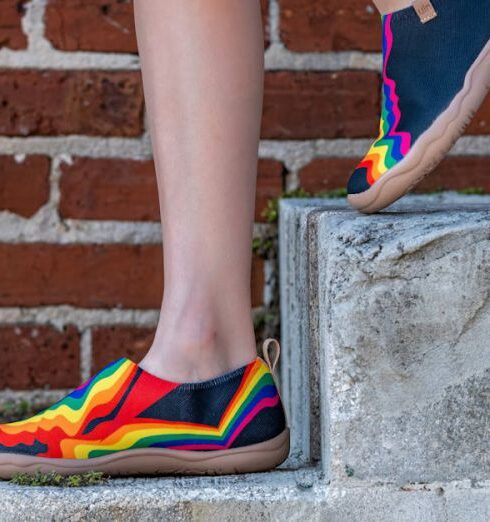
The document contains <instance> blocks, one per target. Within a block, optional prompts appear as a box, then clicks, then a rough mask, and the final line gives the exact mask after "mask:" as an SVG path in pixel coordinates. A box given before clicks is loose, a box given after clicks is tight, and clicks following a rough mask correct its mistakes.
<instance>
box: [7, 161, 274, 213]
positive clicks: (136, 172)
mask: <svg viewBox="0 0 490 522" xmlns="http://www.w3.org/2000/svg"><path fill="white" fill-rule="evenodd" d="M283 168H284V167H283V165H282V164H281V163H280V162H278V161H273V160H260V161H259V166H258V177H257V204H256V213H255V215H256V220H257V221H262V220H263V218H262V216H261V213H262V210H263V209H264V208H265V206H266V204H267V201H268V200H269V199H271V198H274V197H277V196H279V195H280V194H281V192H282V184H283V179H282V173H283ZM61 170H62V176H61V181H60V190H61V201H60V214H61V216H62V217H63V218H75V219H115V220H134V221H158V220H159V219H160V210H159V206H158V195H157V186H156V178H155V171H154V165H153V161H138V160H123V159H108V158H103V159H98V158H97V159H96V158H81V157H79V158H75V159H74V160H73V162H72V164H67V163H65V164H63V165H62V167H61ZM16 186H18V185H16ZM19 188H20V186H19Z"/></svg>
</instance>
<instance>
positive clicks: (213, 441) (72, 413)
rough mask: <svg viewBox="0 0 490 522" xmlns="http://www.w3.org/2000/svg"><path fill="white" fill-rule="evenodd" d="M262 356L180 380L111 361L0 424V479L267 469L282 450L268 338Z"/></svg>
mask: <svg viewBox="0 0 490 522" xmlns="http://www.w3.org/2000/svg"><path fill="white" fill-rule="evenodd" d="M271 345H273V346H274V347H275V350H274V351H275V354H276V355H275V357H274V362H273V364H271V362H270V357H269V355H268V353H269V347H270V346H271ZM266 354H267V355H266ZM264 357H265V360H266V361H267V363H266V362H265V361H264V360H263V359H261V358H260V357H257V358H256V359H255V360H254V361H253V362H251V363H250V364H248V365H247V366H244V367H242V368H239V369H237V370H234V371H232V372H230V373H227V374H225V375H222V376H220V377H218V378H216V379H212V380H209V381H204V382H198V383H185V384H179V383H174V382H169V381H166V380H163V379H160V378H158V377H155V376H154V375H151V374H150V373H148V372H146V371H145V370H143V369H142V368H140V367H139V366H138V365H137V364H135V363H133V362H131V361H130V360H128V359H119V360H117V361H115V362H114V363H112V364H110V365H109V366H107V367H106V368H105V369H103V370H102V371H101V372H100V373H98V374H97V375H95V376H94V377H93V378H92V379H90V380H89V381H87V382H86V383H85V384H83V385H82V386H80V387H79V388H78V389H76V390H75V391H74V392H72V393H70V394H69V395H68V396H67V397H65V398H64V399H62V400H61V401H59V402H58V403H56V404H54V405H53V406H51V407H50V408H48V409H46V410H45V411H43V412H41V413H39V414H38V415H35V416H34V417H32V418H30V419H27V420H23V421H19V422H13V423H10V424H4V425H1V426H0V478H3V479H9V478H11V477H12V476H13V475H14V474H16V473H36V472H37V471H41V472H49V471H55V472H57V473H60V474H63V475H69V474H74V473H82V472H86V471H100V472H104V473H107V474H110V475H141V474H143V475H167V474H171V475H174V474H211V475H215V474H228V473H248V472H254V471H266V470H270V469H272V468H275V467H276V466H278V465H279V464H281V463H282V462H283V461H284V460H285V459H286V458H287V456H288V453H289V429H288V427H287V423H286V418H285V414H284V409H283V406H282V403H281V399H280V397H279V393H278V389H277V387H276V384H275V381H274V378H273V375H272V372H273V371H274V367H275V365H276V363H277V359H278V357H279V343H278V342H277V341H276V340H274V339H268V340H266V341H265V342H264Z"/></svg>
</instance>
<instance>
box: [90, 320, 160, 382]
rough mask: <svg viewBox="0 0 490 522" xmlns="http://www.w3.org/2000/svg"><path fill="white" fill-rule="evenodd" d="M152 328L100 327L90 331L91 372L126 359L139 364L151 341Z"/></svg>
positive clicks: (153, 332)
mask: <svg viewBox="0 0 490 522" xmlns="http://www.w3.org/2000/svg"><path fill="white" fill-rule="evenodd" d="M154 334H155V329H154V328H142V327H137V326H101V327H97V328H94V329H93V330H92V356H93V359H92V371H93V372H98V371H99V370H101V369H102V368H103V367H104V366H106V365H107V364H109V363H110V362H111V361H114V360H115V359H117V358H119V357H127V358H128V359H131V360H132V361H134V362H139V361H140V360H141V359H142V358H143V357H144V356H145V354H146V352H147V351H148V349H149V348H150V346H151V343H152V341H153V336H154Z"/></svg>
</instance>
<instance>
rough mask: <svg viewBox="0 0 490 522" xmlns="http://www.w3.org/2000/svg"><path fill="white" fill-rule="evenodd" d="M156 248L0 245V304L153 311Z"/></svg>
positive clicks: (158, 285)
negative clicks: (126, 308) (145, 309)
mask: <svg viewBox="0 0 490 522" xmlns="http://www.w3.org/2000/svg"><path fill="white" fill-rule="evenodd" d="M161 295H162V258H161V246H160V245H135V246H132V245H118V244H116V245H51V244H40V243H38V244H14V245H10V244H0V305H4V306H9V305H18V306H39V305H60V304H69V305H74V306H80V307H89V308H99V307H100V308H104V307H128V308H158V307H159V306H160V301H161Z"/></svg>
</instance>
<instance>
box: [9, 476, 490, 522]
mask: <svg viewBox="0 0 490 522" xmlns="http://www.w3.org/2000/svg"><path fill="white" fill-rule="evenodd" d="M0 519H1V520H2V521H4V520H5V521H12V522H15V521H30V520H33V521H39V520H52V521H91V522H94V521H114V520H117V521H118V522H124V521H136V520H137V521H139V522H140V521H146V520H148V521H152V522H154V521H155V520H171V521H172V522H188V521H189V522H190V521H192V522H197V521H203V522H208V521H210V520H217V521H219V522H227V521H230V522H231V521H243V520H261V521H264V522H267V521H278V522H279V521H280V522H283V521H285V520H288V521H289V520H291V521H295V520H302V521H306V520H307V521H308V522H314V521H322V522H329V521H342V522H343V521H349V522H370V521H372V522H385V521H386V522H388V521H389V522H392V521H394V520H396V521H397V522H413V521H415V520H416V521H417V522H426V521H427V522H462V521H463V520H471V521H472V522H484V521H487V520H489V519H490V483H470V482H453V483H434V484H423V485H406V486H402V487H399V486H394V485H379V484H372V483H367V482H359V481H355V480H351V481H348V482H347V483H338V484H330V485H329V484H327V483H326V482H325V480H324V479H322V477H321V475H320V474H319V473H318V472H315V471H311V470H309V471H303V472H273V473H264V474H257V475H244V476H232V477H221V478H187V479H183V478H182V479H175V478H168V479H130V480H113V481H111V482H110V483H109V484H107V485H104V486H97V487H92V488H80V489H60V488H28V487H19V486H12V485H9V484H7V483H2V484H0Z"/></svg>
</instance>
